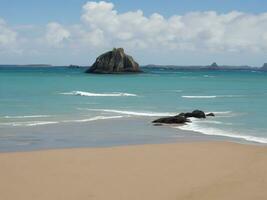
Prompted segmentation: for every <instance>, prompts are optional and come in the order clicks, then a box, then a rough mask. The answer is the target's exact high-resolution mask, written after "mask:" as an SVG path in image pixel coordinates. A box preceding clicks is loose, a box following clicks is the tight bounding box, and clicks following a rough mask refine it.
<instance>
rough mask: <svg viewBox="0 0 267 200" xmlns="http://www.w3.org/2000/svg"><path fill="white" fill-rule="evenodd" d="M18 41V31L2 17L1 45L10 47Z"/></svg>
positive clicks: (0, 21)
mask: <svg viewBox="0 0 267 200" xmlns="http://www.w3.org/2000/svg"><path fill="white" fill-rule="evenodd" d="M16 41H17V33H16V32H15V31H13V30H12V29H11V28H10V27H9V26H8V25H7V23H6V22H5V21H4V20H3V19H1V18H0V47H1V48H10V47H11V46H13V45H14V44H16Z"/></svg>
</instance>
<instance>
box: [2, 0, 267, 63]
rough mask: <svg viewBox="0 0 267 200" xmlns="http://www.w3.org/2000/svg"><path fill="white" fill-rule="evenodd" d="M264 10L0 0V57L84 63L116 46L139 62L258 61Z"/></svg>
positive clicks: (225, 2) (229, 1)
mask: <svg viewBox="0 0 267 200" xmlns="http://www.w3.org/2000/svg"><path fill="white" fill-rule="evenodd" d="M137 10H140V11H137ZM266 10H267V1H263V0H253V1H252V0H234V1H233V0H154V1H152V0H146V1H144V0H134V1H125V0H112V1H105V2H102V3H100V1H96V2H90V1H87V0H0V48H1V50H0V60H1V63H7V64H11V63H21V64H25V63H51V64H57V65H63V64H71V63H75V64H81V65H89V64H90V63H91V62H93V61H94V59H95V57H96V56H97V55H98V54H100V53H102V52H103V51H106V50H109V49H110V48H112V47H114V46H116V47H117V46H122V47H124V48H125V49H126V51H127V52H128V53H130V54H132V55H133V56H134V57H136V58H137V60H138V61H139V62H140V63H141V64H148V63H156V64H157V63H158V64H182V65H183V64H185V65H191V64H192V65H194V64H210V63H211V62H213V61H216V62H218V63H222V64H234V65H241V64H249V65H254V66H260V65H262V63H263V62H266V61H267V58H266V56H265V55H266V53H267V14H266ZM207 11H209V12H207ZM155 13H156V14H155ZM192 13H193V14H192ZM125 24H128V25H126V26H125ZM192 58H193V59H192Z"/></svg>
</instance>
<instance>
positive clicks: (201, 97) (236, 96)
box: [182, 95, 245, 99]
mask: <svg viewBox="0 0 267 200" xmlns="http://www.w3.org/2000/svg"><path fill="white" fill-rule="evenodd" d="M238 97H245V95H210V96H182V98H188V99H214V98H238Z"/></svg>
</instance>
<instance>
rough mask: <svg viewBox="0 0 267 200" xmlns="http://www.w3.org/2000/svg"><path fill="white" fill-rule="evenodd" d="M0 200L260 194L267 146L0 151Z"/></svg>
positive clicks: (266, 194) (265, 180) (264, 194)
mask: <svg viewBox="0 0 267 200" xmlns="http://www.w3.org/2000/svg"><path fill="white" fill-rule="evenodd" d="M0 163H1V164H0V176H1V180H0V198H1V199H6V200H9V199H21V200H31V199H40V200H42V199H51V200H53V199H55V200H56V199H65V200H68V199H80V200H83V199H110V200H113V199H114V200H115V199H129V200H131V199H153V200H157V199H159V200H160V199H170V200H171V199H189V200H191V199H192V200H193V199H203V200H204V199H205V200H209V199H220V200H226V199H227V200H228V199H265V198H267V191H266V187H267V173H266V167H267V147H266V146H258V145H246V144H237V143H232V142H214V141H213V142H212V141H211V142H184V143H183V142H179V143H171V144H147V145H129V146H120V147H105V148H73V149H60V150H59V149H58V150H39V151H31V152H10V153H0Z"/></svg>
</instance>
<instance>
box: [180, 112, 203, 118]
mask: <svg viewBox="0 0 267 200" xmlns="http://www.w3.org/2000/svg"><path fill="white" fill-rule="evenodd" d="M180 115H183V116H185V117H186V118H188V117H194V118H206V115H205V113H204V112H203V111H201V110H194V111H193V112H191V113H180Z"/></svg>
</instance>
